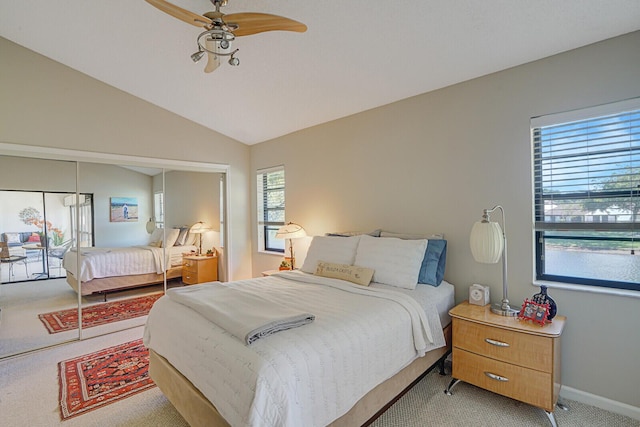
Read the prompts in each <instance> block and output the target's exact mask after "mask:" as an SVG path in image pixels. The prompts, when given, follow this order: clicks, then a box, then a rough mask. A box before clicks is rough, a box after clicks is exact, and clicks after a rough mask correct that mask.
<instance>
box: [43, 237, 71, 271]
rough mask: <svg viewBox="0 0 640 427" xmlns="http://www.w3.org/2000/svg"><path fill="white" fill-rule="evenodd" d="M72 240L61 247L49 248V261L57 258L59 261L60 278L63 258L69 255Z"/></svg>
mask: <svg viewBox="0 0 640 427" xmlns="http://www.w3.org/2000/svg"><path fill="white" fill-rule="evenodd" d="M71 243H72V241H71V240H67V241H66V242H63V243H62V244H61V245H60V246H49V247H48V248H47V255H48V257H49V259H51V258H57V259H58V276H60V273H61V270H62V258H64V254H65V253H67V251H68V250H69V248H70V247H71Z"/></svg>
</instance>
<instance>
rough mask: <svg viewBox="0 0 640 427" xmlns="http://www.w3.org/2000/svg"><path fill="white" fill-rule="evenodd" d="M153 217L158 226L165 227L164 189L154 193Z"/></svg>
mask: <svg viewBox="0 0 640 427" xmlns="http://www.w3.org/2000/svg"><path fill="white" fill-rule="evenodd" d="M153 217H154V218H155V221H156V228H164V193H163V192H162V191H157V192H155V193H153Z"/></svg>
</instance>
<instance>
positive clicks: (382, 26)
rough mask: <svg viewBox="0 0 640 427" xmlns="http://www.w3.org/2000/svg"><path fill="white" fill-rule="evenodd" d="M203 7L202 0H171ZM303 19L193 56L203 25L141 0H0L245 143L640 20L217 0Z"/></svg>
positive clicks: (69, 48)
mask: <svg viewBox="0 0 640 427" xmlns="http://www.w3.org/2000/svg"><path fill="white" fill-rule="evenodd" d="M173 3H174V4H176V5H178V6H180V7H182V8H184V9H188V10H190V11H193V12H195V13H198V14H202V13H204V12H207V11H211V10H213V9H214V8H213V6H212V5H211V3H210V2H209V1H208V0H173ZM223 12H225V13H227V14H229V13H237V12H264V13H271V14H276V15H281V16H285V17H288V18H292V19H295V20H297V21H301V22H303V23H305V24H306V25H307V26H308V31H307V32H305V33H294V32H280V31H278V32H275V31H274V32H266V33H260V34H256V35H251V36H247V37H240V38H238V39H236V41H235V43H234V47H235V48H238V49H240V50H239V52H238V55H237V56H238V57H239V59H240V65H239V66H238V67H231V66H229V65H228V64H227V63H226V62H223V63H222V65H221V66H220V68H218V69H217V70H216V71H214V72H213V73H210V74H205V73H204V72H203V69H204V65H205V62H206V61H201V62H199V63H196V64H194V63H193V62H192V60H191V59H190V55H191V54H192V53H194V52H195V51H196V50H197V46H196V37H197V35H198V34H199V33H200V32H201V31H202V29H199V28H197V27H194V26H191V25H188V24H186V23H184V22H182V21H180V20H178V19H175V18H173V17H171V16H169V15H167V14H165V13H163V12H161V11H159V10H158V9H156V8H154V7H152V6H151V5H149V4H148V3H146V2H145V1H143V0H108V1H107V0H104V1H86V0H57V1H51V0H20V1H15V0H0V35H1V36H2V37H5V38H7V39H9V40H12V41H14V42H16V43H18V44H20V45H22V46H24V47H26V48H28V49H31V50H33V51H35V52H38V53H40V54H42V55H44V56H46V57H49V58H51V59H53V60H55V61H58V62H61V63H63V64H65V65H67V66H69V67H71V68H73V69H76V70H78V71H80V72H82V73H85V74H87V75H89V76H92V77H94V78H96V79H98V80H100V81H103V82H105V83H107V84H109V85H112V86H114V87H116V88H119V89H121V90H123V91H125V92H128V93H130V94H132V95H135V96H137V97H139V98H142V99H144V100H147V101H149V102H151V103H153V104H155V105H158V106H160V107H163V108H165V109H167V110H169V111H172V112H174V113H176V114H178V115H180V116H183V117H185V118H188V119H190V120H192V121H194V122H196V123H199V124H201V125H204V126H206V127H208V128H211V129H213V130H215V131H217V132H220V133H222V134H224V135H227V136H229V137H231V138H234V139H236V140H238V141H240V142H243V143H245V144H255V143H259V142H262V141H266V140H269V139H272V138H275V137H278V136H281V135H285V134H288V133H291V132H294V131H296V130H299V129H303V128H306V127H310V126H314V125H317V124H321V123H324V122H327V121H331V120H334V119H337V118H340V117H345V116H348V115H351V114H354V113H358V112H360V111H364V110H368V109H371V108H375V107H378V106H381V105H385V104H388V103H391V102H394V101H398V100H401V99H405V98H408V97H411V96H414V95H418V94H421V93H425V92H428V91H431V90H434V89H438V88H442V87H445V86H448V85H452V84H455V83H458V82H461V81H465V80H469V79H472V78H475V77H479V76H482V75H486V74H489V73H492V72H496V71H499V70H503V69H506V68H510V67H513V66H516V65H520V64H523V63H526V62H530V61H534V60H537V59H540V58H544V57H547V56H550V55H554V54H557V53H560V52H563V51H567V50H570V49H574V48H577V47H580V46H584V45H587V44H591V43H594V42H597V41H600V40H604V39H607V38H611V37H614V36H618V35H621V34H625V33H629V32H632V31H635V30H638V29H640V1H638V0H562V1H558V0H535V1H532V0H396V1H381V0H342V1H336V0H323V1H308V0H306V1H305V0H261V1H255V0H254V1H249V0H229V4H228V5H227V6H226V7H225V8H223Z"/></svg>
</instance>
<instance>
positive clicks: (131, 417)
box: [0, 327, 640, 427]
mask: <svg viewBox="0 0 640 427" xmlns="http://www.w3.org/2000/svg"><path fill="white" fill-rule="evenodd" d="M141 336H142V328H141V327H138V328H133V329H129V330H126V331H121V332H117V333H113V334H109V335H104V336H100V337H96V338H92V339H89V340H86V341H82V342H74V343H71V344H66V345H62V346H58V347H53V348H49V349H47V350H42V351H39V352H36V353H31V354H28V355H24V356H19V357H15V358H12V359H9V360H4V361H1V362H0V414H1V418H2V422H1V423H2V425H3V426H12V427H13V426H58V425H63V426H67V427H76V426H78V427H79V426H122V427H124V426H127V427H146V426H172V427H173V426H176V427H180V426H186V425H187V424H186V422H185V421H184V419H183V418H182V417H181V416H180V415H179V414H178V412H177V411H176V410H175V409H174V408H173V406H172V405H171V404H170V403H169V402H168V401H167V400H166V398H165V397H164V396H163V395H162V393H161V392H160V390H159V389H158V388H157V387H156V388H153V389H151V390H147V391H144V392H142V393H139V394H137V395H134V396H132V397H129V398H126V399H124V400H121V401H118V402H116V403H113V404H111V405H107V406H105V407H103V408H100V409H97V410H95V411H92V412H89V413H87V414H84V415H80V416H78V417H76V418H72V419H69V420H67V421H64V422H62V421H60V413H59V408H58V378H57V376H58V372H57V363H58V362H59V361H61V360H66V359H69V358H71V357H74V356H79V355H82V354H86V353H91V352H93V351H97V350H100V349H103V348H106V347H109V346H113V345H116V344H120V343H124V342H127V341H131V340H134V339H136V338H140V337H141ZM450 380H451V377H450V376H448V375H447V376H444V377H442V376H440V375H439V374H438V372H437V370H434V371H432V372H431V373H430V374H428V375H427V376H426V377H425V378H424V379H423V380H422V381H421V382H420V383H418V384H417V385H416V386H415V387H414V388H413V389H412V390H411V391H409V392H408V393H407V394H406V395H405V396H403V397H402V398H401V399H400V400H399V401H398V402H397V403H396V404H395V405H394V406H392V407H391V408H390V409H389V410H388V411H387V412H385V413H384V414H383V415H382V416H381V417H380V418H379V419H378V420H376V421H375V422H374V423H373V426H374V427H397V426H402V427H425V426H495V425H509V426H523V427H524V426H527V427H528V426H545V427H547V426H549V425H550V424H549V422H548V420H547V417H546V415H545V414H544V412H543V411H542V410H540V409H536V408H533V407H531V406H529V405H525V404H521V403H518V402H515V401H513V400H511V399H507V398H503V397H501V396H498V395H495V394H493V393H490V392H487V391H484V390H481V389H478V388H476V387H473V386H471V385H468V384H464V383H461V384H458V385H457V386H456V388H454V393H453V396H447V395H445V394H444V393H443V390H444V389H445V388H446V386H447V384H448V383H449V381H450ZM566 403H567V404H569V406H570V407H571V410H570V411H568V412H565V411H562V410H560V409H558V410H557V420H558V425H559V426H560V427H565V426H566V427H578V426H579V427H584V426H594V427H598V426H602V427H614V426H615V427H640V421H636V420H632V419H630V418H627V417H623V416H620V415H617V414H612V413H610V412H607V411H604V410H601V409H598V408H595V407H593V406H588V405H583V404H580V403H577V402H573V401H566Z"/></svg>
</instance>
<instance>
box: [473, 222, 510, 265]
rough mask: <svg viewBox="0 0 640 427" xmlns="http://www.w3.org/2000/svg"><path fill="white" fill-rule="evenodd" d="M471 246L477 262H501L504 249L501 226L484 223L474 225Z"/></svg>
mask: <svg viewBox="0 0 640 427" xmlns="http://www.w3.org/2000/svg"><path fill="white" fill-rule="evenodd" d="M469 245H470V246H471V254H472V255H473V258H474V259H475V260H476V261H477V262H481V263H484V264H495V263H497V262H498V261H500V257H501V256H502V250H503V249H504V237H503V235H502V229H501V228H500V224H498V223H497V222H482V221H478V222H476V223H475V224H473V228H472V229H471V236H470V237H469Z"/></svg>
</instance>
